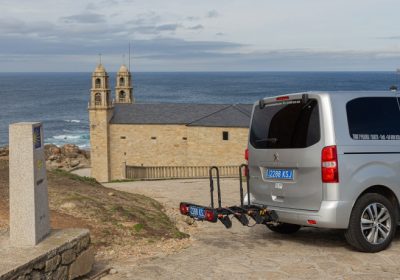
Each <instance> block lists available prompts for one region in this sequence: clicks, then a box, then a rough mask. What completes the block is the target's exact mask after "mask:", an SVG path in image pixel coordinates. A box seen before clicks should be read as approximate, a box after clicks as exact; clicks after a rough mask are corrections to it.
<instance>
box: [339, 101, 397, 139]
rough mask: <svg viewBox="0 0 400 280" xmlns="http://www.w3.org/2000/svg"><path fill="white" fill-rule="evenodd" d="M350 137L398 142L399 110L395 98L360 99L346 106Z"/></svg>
mask: <svg viewBox="0 0 400 280" xmlns="http://www.w3.org/2000/svg"><path fill="white" fill-rule="evenodd" d="M346 111H347V121H348V124H349V132H350V137H351V138H353V139H354V140H400V110H399V105H398V100H397V98H396V97H361V98H356V99H353V100H351V101H349V102H348V103H347V104H346Z"/></svg>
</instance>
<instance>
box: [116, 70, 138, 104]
mask: <svg viewBox="0 0 400 280" xmlns="http://www.w3.org/2000/svg"><path fill="white" fill-rule="evenodd" d="M134 102H135V99H134V97H133V88H132V75H131V72H130V71H129V69H128V68H127V67H126V66H125V65H122V66H121V68H119V70H118V72H117V81H116V86H115V103H125V104H126V103H128V104H132V103H134Z"/></svg>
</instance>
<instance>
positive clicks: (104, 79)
mask: <svg viewBox="0 0 400 280" xmlns="http://www.w3.org/2000/svg"><path fill="white" fill-rule="evenodd" d="M113 112H114V104H113V101H112V100H111V90H110V87H109V83H108V74H107V72H106V69H105V68H104V66H103V65H102V64H101V63H100V64H99V65H98V66H97V67H96V69H95V70H94V72H93V74H92V89H91V90H90V101H89V122H90V146H91V148H90V152H91V162H92V174H91V176H92V177H93V178H95V179H96V180H97V181H99V182H108V181H109V180H110V135H109V134H110V125H109V123H110V120H111V118H112V116H113Z"/></svg>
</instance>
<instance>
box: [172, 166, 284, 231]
mask: <svg viewBox="0 0 400 280" xmlns="http://www.w3.org/2000/svg"><path fill="white" fill-rule="evenodd" d="M213 171H215V172H214V173H215V176H216V183H217V196H218V207H214V174H213ZM243 171H244V172H245V176H246V186H247V195H248V199H247V204H246V205H245V204H244V198H243V175H242V174H243ZM209 177H210V197H211V204H210V206H202V205H198V204H194V203H190V202H181V203H180V205H179V209H180V212H181V214H182V215H186V216H189V217H192V218H194V219H195V220H199V221H208V222H211V223H216V222H218V220H219V221H221V222H222V223H223V224H224V226H225V227H226V228H231V227H232V220H231V218H230V216H232V217H235V218H236V219H237V220H238V221H239V222H240V223H241V224H242V225H244V226H249V223H250V219H251V220H253V221H254V222H255V224H268V223H274V222H276V221H277V220H278V215H277V214H276V212H275V211H273V210H269V209H268V208H267V207H266V206H260V205H252V204H250V198H249V194H250V186H249V177H248V166H247V165H246V164H242V165H240V166H239V187H240V189H239V191H240V206H230V207H222V202H221V186H220V180H219V169H218V167H216V166H212V167H210V170H209Z"/></svg>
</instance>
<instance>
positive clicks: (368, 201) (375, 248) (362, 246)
mask: <svg viewBox="0 0 400 280" xmlns="http://www.w3.org/2000/svg"><path fill="white" fill-rule="evenodd" d="M374 204H375V205H376V204H378V205H380V206H383V207H384V208H386V210H387V214H388V215H389V216H390V230H389V231H388V233H387V237H386V238H385V239H384V240H383V241H380V242H377V243H376V242H374V241H373V243H371V242H370V241H368V240H367V238H368V233H371V231H372V229H368V230H364V231H362V230H361V219H362V216H364V215H367V216H364V218H366V219H367V220H370V217H369V215H368V213H367V212H366V211H367V208H368V207H369V206H370V205H374ZM378 211H382V208H380V209H378ZM378 211H377V212H378ZM378 213H379V212H378ZM383 216H386V214H384V215H383ZM371 220H373V219H371ZM381 220H382V218H381ZM365 225H367V226H369V225H370V224H368V223H365ZM386 226H387V224H386ZM376 227H377V228H378V227H379V225H378V226H376ZM396 227H397V211H395V207H394V205H393V203H391V202H390V201H389V199H387V198H386V197H384V196H383V195H380V194H377V193H367V194H365V195H363V196H362V197H360V198H359V199H358V200H357V201H356V203H355V204H354V207H353V210H352V212H351V215H350V220H349V227H348V229H347V230H346V231H345V233H344V236H345V238H346V240H347V242H348V243H349V244H350V245H351V246H353V247H354V248H355V249H357V250H358V251H361V252H367V253H375V252H379V251H382V250H384V249H386V248H387V247H388V246H389V245H390V243H391V242H392V240H393V237H394V235H395V233H396ZM376 231H378V229H376ZM378 232H379V231H378ZM371 236H372V235H371Z"/></svg>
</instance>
